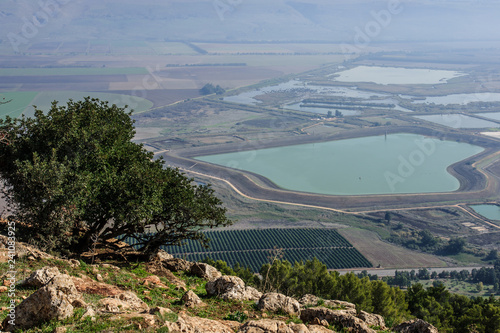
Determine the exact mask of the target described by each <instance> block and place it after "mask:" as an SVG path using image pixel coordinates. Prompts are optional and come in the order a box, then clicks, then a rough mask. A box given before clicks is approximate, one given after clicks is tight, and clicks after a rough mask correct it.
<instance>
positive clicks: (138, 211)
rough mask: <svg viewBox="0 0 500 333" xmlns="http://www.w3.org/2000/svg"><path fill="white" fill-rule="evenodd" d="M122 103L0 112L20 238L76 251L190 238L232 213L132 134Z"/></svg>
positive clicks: (1, 172) (3, 162) (154, 245)
mask: <svg viewBox="0 0 500 333" xmlns="http://www.w3.org/2000/svg"><path fill="white" fill-rule="evenodd" d="M130 115H131V112H128V113H127V112H126V109H125V108H120V107H117V106H116V105H109V104H108V103H107V102H103V101H100V100H98V99H91V98H90V97H88V98H85V100H83V101H78V102H74V101H72V100H70V101H69V102H68V103H67V105H66V106H59V105H58V103H57V102H53V104H52V107H51V109H50V110H49V111H48V112H47V113H46V114H45V113H44V112H42V111H41V110H35V115H34V117H33V118H26V117H24V116H23V117H22V118H20V119H12V118H9V117H7V118H6V119H5V120H2V119H0V133H4V135H5V138H4V142H5V143H4V144H2V143H0V176H1V177H2V178H3V180H4V182H5V185H6V186H5V188H6V189H5V192H6V196H7V198H8V201H9V206H10V207H11V209H12V210H13V215H12V216H11V217H10V218H12V219H16V220H17V221H19V222H20V225H24V226H27V230H26V231H24V232H23V233H18V237H19V238H20V240H26V241H31V242H34V243H36V244H37V245H39V246H42V247H43V248H45V249H47V250H57V251H60V252H77V253H78V252H84V251H88V250H89V249H90V248H91V247H92V246H94V245H95V244H96V243H97V241H99V242H101V243H109V242H110V241H112V240H114V239H116V238H117V237H129V238H132V239H133V240H134V242H135V243H136V244H135V246H136V248H137V249H138V250H139V251H142V252H144V253H146V254H147V253H153V252H154V251H156V250H157V249H158V248H159V247H160V246H162V245H171V244H180V243H182V241H183V240H185V239H197V240H200V241H201V242H202V243H204V244H206V243H207V239H206V238H205V236H204V235H203V234H202V233H201V232H200V230H202V229H204V228H212V227H217V226H226V225H229V224H231V223H232V222H231V221H230V220H229V219H228V218H227V217H226V215H225V213H226V209H225V208H224V207H222V202H221V201H220V200H219V199H218V198H217V197H216V196H215V194H214V191H213V189H211V188H210V187H209V186H201V185H195V184H193V182H192V179H188V178H187V177H186V176H185V175H184V174H182V173H181V172H180V171H179V170H178V169H173V168H165V167H164V162H163V160H161V159H157V160H153V154H152V153H151V152H147V151H146V150H145V149H144V148H143V147H142V145H139V144H136V143H134V142H132V141H131V140H132V138H133V137H134V134H135V130H134V126H133V120H132V119H131V118H130Z"/></svg>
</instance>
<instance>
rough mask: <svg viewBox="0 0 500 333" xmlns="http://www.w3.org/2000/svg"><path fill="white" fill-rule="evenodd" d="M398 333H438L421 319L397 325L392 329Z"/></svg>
mask: <svg viewBox="0 0 500 333" xmlns="http://www.w3.org/2000/svg"><path fill="white" fill-rule="evenodd" d="M392 330H393V331H394V332H398V333H438V330H437V328H436V327H434V326H432V325H431V324H429V323H428V322H426V321H423V320H422V319H415V320H410V321H407V322H404V323H402V324H399V325H398V326H396V327H394V328H393V329H392Z"/></svg>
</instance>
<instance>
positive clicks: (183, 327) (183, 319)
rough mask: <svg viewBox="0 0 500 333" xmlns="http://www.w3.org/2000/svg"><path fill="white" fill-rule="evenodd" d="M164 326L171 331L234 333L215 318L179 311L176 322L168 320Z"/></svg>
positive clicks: (183, 332)
mask: <svg viewBox="0 0 500 333" xmlns="http://www.w3.org/2000/svg"><path fill="white" fill-rule="evenodd" d="M163 327H167V328H168V331H169V332H182V333H234V331H233V330H232V329H231V328H229V327H228V326H226V325H224V324H223V323H220V322H218V321H215V320H210V319H205V318H199V317H190V316H188V315H187V314H186V313H185V312H182V311H181V312H180V313H179V318H178V319H177V321H176V322H175V323H172V322H166V323H165V325H164V326H163Z"/></svg>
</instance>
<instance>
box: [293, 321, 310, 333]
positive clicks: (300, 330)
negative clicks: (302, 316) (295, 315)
mask: <svg viewBox="0 0 500 333" xmlns="http://www.w3.org/2000/svg"><path fill="white" fill-rule="evenodd" d="M288 327H289V328H290V329H291V330H292V332H293V333H310V332H311V331H310V330H309V329H308V328H307V326H306V325H304V324H295V323H290V324H288Z"/></svg>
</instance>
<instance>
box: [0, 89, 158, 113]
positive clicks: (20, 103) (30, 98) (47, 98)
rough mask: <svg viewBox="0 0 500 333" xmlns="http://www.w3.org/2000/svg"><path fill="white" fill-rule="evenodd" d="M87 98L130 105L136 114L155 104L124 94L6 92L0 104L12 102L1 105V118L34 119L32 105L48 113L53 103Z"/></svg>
mask: <svg viewBox="0 0 500 333" xmlns="http://www.w3.org/2000/svg"><path fill="white" fill-rule="evenodd" d="M87 96H91V97H93V98H99V99H100V100H103V101H108V102H109V103H110V104H116V105H118V106H119V107H124V106H125V105H128V109H129V110H131V109H133V110H134V111H135V112H141V111H145V110H148V109H150V108H152V107H153V103H152V102H151V101H149V100H147V99H144V98H142V97H134V96H129V95H122V94H112V93H98V92H83V91H45V92H35V91H22V92H21V91H20V92H6V93H0V102H1V101H9V100H11V101H10V102H9V103H6V104H2V105H0V118H5V116H10V117H12V118H17V117H19V116H20V115H21V114H24V115H25V116H27V117H32V116H33V115H34V114H35V110H34V108H33V107H32V105H36V107H37V108H38V109H40V110H43V111H48V110H49V109H50V107H51V105H52V102H53V101H58V102H59V105H65V104H66V103H67V102H68V100H69V99H73V100H74V101H78V100H82V99H83V98H85V97H87ZM4 98H5V100H4Z"/></svg>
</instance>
